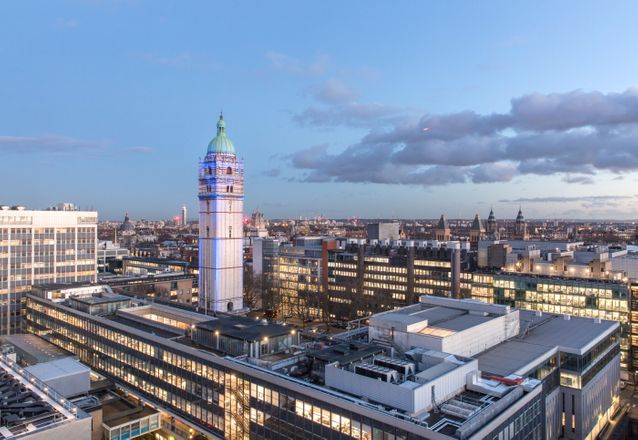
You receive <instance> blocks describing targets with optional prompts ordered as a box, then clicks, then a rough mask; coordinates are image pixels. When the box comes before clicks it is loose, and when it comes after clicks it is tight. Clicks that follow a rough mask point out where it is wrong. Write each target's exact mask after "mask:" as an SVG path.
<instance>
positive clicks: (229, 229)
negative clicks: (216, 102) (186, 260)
mask: <svg viewBox="0 0 638 440" xmlns="http://www.w3.org/2000/svg"><path fill="white" fill-rule="evenodd" d="M243 217H244V162H243V161H242V160H239V159H237V155H236V154H235V147H234V146H233V143H232V142H231V141H230V139H229V138H228V137H227V136H226V124H225V123H224V117H223V115H220V116H219V122H217V136H215V138H214V139H213V140H212V141H210V144H208V151H207V152H206V157H204V160H201V161H200V162H199V297H200V300H199V304H200V307H204V308H206V309H208V310H215V311H220V312H232V311H236V310H241V309H242V308H243V278H242V277H243V250H242V242H243Z"/></svg>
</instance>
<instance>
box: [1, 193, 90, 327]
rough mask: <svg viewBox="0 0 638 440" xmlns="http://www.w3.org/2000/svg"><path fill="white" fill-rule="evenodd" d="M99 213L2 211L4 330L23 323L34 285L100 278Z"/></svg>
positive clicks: (20, 209) (14, 208)
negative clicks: (26, 299) (24, 303)
mask: <svg viewBox="0 0 638 440" xmlns="http://www.w3.org/2000/svg"><path fill="white" fill-rule="evenodd" d="M96 245H97V212H82V211H64V210H60V211H30V210H25V209H24V208H23V207H17V206H16V207H13V208H10V207H9V206H0V331H1V332H2V333H3V334H8V333H11V332H13V331H15V330H16V328H17V327H18V325H19V322H20V314H21V309H22V299H23V296H24V293H25V292H27V291H29V290H31V286H33V285H38V284H52V283H57V284H60V283H73V282H76V281H91V282H94V281H96V279H97V255H96Z"/></svg>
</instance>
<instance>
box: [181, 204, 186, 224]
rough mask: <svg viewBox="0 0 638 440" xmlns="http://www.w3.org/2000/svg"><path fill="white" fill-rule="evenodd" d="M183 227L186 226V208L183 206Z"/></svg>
mask: <svg viewBox="0 0 638 440" xmlns="http://www.w3.org/2000/svg"><path fill="white" fill-rule="evenodd" d="M182 226H186V206H182Z"/></svg>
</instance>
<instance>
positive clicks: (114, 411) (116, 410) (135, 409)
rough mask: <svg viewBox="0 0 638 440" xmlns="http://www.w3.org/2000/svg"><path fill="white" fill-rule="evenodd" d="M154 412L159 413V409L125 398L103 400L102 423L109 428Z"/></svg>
mask: <svg viewBox="0 0 638 440" xmlns="http://www.w3.org/2000/svg"><path fill="white" fill-rule="evenodd" d="M153 414H159V411H157V410H156V409H153V408H151V407H150V406H147V405H145V406H136V405H135V404H133V403H132V402H129V401H127V400H125V399H123V398H119V399H109V400H106V401H104V402H102V417H103V419H102V423H104V424H105V425H106V426H107V427H109V428H115V427H118V426H120V425H124V424H127V423H131V422H134V421H136V420H139V419H142V418H144V417H148V416H152V415H153Z"/></svg>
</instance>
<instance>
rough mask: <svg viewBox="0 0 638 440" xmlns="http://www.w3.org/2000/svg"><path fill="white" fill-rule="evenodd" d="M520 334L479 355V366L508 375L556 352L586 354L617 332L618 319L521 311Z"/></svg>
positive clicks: (486, 370) (530, 366) (495, 372)
mask: <svg viewBox="0 0 638 440" xmlns="http://www.w3.org/2000/svg"><path fill="white" fill-rule="evenodd" d="M520 322H521V325H520V333H519V336H518V337H515V338H512V339H509V340H507V341H505V342H502V343H500V344H498V345H496V346H494V347H492V348H490V349H488V350H487V351H485V352H483V353H481V354H479V355H478V356H476V357H477V359H478V361H479V369H480V370H481V371H485V372H488V373H494V374H499V375H502V376H507V375H509V374H513V373H515V374H524V373H526V372H527V371H528V370H529V369H530V368H533V367H535V366H536V365H537V364H538V363H540V362H542V361H543V360H544V359H546V358H547V357H548V356H549V355H551V354H552V352H554V351H557V350H560V351H562V352H566V353H573V354H584V353H586V352H587V351H589V350H590V349H591V348H592V347H593V346H595V345H596V344H597V343H599V342H600V341H602V340H603V339H604V338H605V337H606V336H608V335H609V334H611V333H612V332H614V331H615V330H616V329H617V328H618V327H619V324H618V322H617V321H608V320H594V319H593V318H581V317H577V316H570V317H569V319H565V318H564V316H563V315H555V314H547V313H543V314H542V315H541V316H538V315H536V312H534V311H531V310H520Z"/></svg>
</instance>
